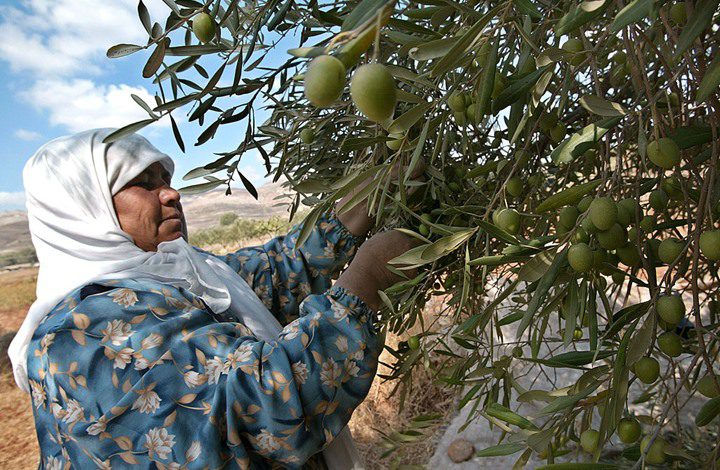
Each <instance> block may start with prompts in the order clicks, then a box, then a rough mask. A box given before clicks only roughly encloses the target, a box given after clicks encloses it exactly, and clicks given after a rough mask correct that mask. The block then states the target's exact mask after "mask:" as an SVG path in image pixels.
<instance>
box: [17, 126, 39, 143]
mask: <svg viewBox="0 0 720 470" xmlns="http://www.w3.org/2000/svg"><path fill="white" fill-rule="evenodd" d="M14 135H15V137H17V138H18V139H20V140H27V141H28V142H30V141H33V140H38V139H39V138H41V137H42V134H40V133H39V132H35V131H30V130H27V129H17V130H16V131H15V132H14Z"/></svg>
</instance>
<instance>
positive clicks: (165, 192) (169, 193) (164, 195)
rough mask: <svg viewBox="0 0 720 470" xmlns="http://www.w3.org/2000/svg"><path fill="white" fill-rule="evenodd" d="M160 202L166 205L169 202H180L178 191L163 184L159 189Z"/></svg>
mask: <svg viewBox="0 0 720 470" xmlns="http://www.w3.org/2000/svg"><path fill="white" fill-rule="evenodd" d="M160 202H162V203H163V204H164V205H168V204H169V203H171V202H175V204H178V203H179V202H180V193H179V192H178V191H177V190H176V189H174V188H172V187H170V186H163V188H162V189H161V190H160Z"/></svg>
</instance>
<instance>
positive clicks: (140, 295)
mask: <svg viewBox="0 0 720 470" xmlns="http://www.w3.org/2000/svg"><path fill="white" fill-rule="evenodd" d="M111 131H113V129H95V130H91V131H87V132H83V133H80V134H77V135H73V136H69V137H61V138H58V139H55V140H53V141H51V142H49V143H47V144H46V145H44V146H43V147H42V148H40V149H39V150H38V151H37V152H36V154H35V155H33V157H32V158H31V159H30V160H29V161H28V163H27V164H26V166H25V169H24V172H23V179H24V184H25V189H26V196H27V208H28V220H29V225H30V231H31V234H32V240H33V243H34V245H35V248H36V251H37V254H38V258H39V260H40V271H39V273H38V283H37V297H38V298H37V300H36V302H35V303H34V304H33V305H32V307H31V308H30V311H29V312H28V316H27V319H26V320H25V322H24V323H23V325H22V327H21V329H20V331H19V332H18V334H17V336H16V337H15V339H14V340H13V343H12V344H11V346H10V349H9V355H10V356H11V359H12V362H13V370H14V373H15V379H16V381H17V383H18V385H19V386H20V387H21V388H23V389H24V390H26V391H30V392H31V394H32V402H33V410H34V414H35V424H36V428H37V433H38V440H39V443H40V449H41V454H42V455H41V466H44V467H46V468H53V469H54V468H65V466H66V464H68V463H69V464H70V465H71V466H73V467H78V468H95V467H99V468H111V467H115V468H122V467H130V466H132V467H151V466H157V467H158V468H167V469H171V468H172V469H176V468H177V469H179V468H301V467H303V465H305V466H307V467H308V468H312V467H314V468H323V467H325V466H327V467H328V468H331V469H334V468H358V467H359V466H360V463H359V459H358V456H357V454H356V453H355V450H354V447H353V444H352V439H351V437H350V435H349V432H348V431H347V430H345V429H344V428H345V426H346V424H347V422H348V421H349V419H350V416H351V414H352V412H353V410H354V409H355V408H356V407H357V406H358V405H359V404H360V403H361V402H362V400H363V399H364V398H365V397H366V395H367V393H368V390H369V388H370V385H371V383H372V380H373V377H374V375H375V372H376V370H377V358H378V355H379V354H380V352H381V350H382V348H383V337H382V336H381V335H380V334H379V331H377V329H376V326H375V321H376V319H375V316H376V312H377V311H378V309H379V308H380V305H381V301H380V299H379V298H378V295H377V290H378V289H384V288H386V287H388V286H390V285H392V284H393V283H394V282H397V281H398V280H399V277H398V276H396V275H394V274H393V273H391V272H390V271H389V270H387V269H386V268H385V264H386V261H387V260H389V259H391V258H393V257H395V256H398V255H400V254H402V253H403V252H405V251H407V249H409V248H411V247H412V246H413V245H414V244H413V243H412V241H411V239H410V238H409V237H407V236H405V235H402V234H401V233H399V232H396V231H390V232H384V233H381V234H378V235H375V236H374V237H372V238H371V239H369V240H367V241H366V242H364V243H363V242H362V239H363V237H364V235H365V234H366V233H367V231H368V230H369V228H370V227H371V219H369V218H368V217H367V208H366V207H365V206H364V205H363V204H361V205H358V206H357V207H356V208H354V209H353V210H351V211H348V212H347V213H345V214H343V215H340V216H338V215H337V214H335V211H334V209H333V210H332V211H331V212H330V213H329V214H325V215H323V217H321V218H320V220H319V221H318V222H317V224H316V226H315V227H314V228H313V231H312V233H311V235H310V238H309V239H308V241H307V242H306V244H305V245H304V246H303V247H301V248H300V249H298V250H295V242H296V240H297V237H298V235H299V229H300V226H295V227H293V229H292V230H291V231H290V232H289V233H288V235H287V236H281V237H277V238H274V239H272V240H271V241H269V242H268V243H266V244H264V245H261V246H257V247H251V248H243V249H240V250H238V251H237V252H235V253H231V254H228V255H225V256H217V255H213V254H211V253H207V252H204V251H202V250H200V249H198V248H195V247H191V246H190V245H188V243H187V233H186V224H185V220H184V215H183V212H182V206H181V204H180V196H179V194H178V193H177V191H175V190H174V189H173V188H171V187H170V178H171V177H172V174H173V170H174V165H173V162H172V160H171V159H170V158H169V157H168V156H167V155H165V154H163V153H161V152H159V151H158V150H157V149H156V148H155V147H153V146H152V145H151V144H150V143H149V142H148V141H147V140H146V139H144V138H142V137H141V136H137V135H134V136H130V137H126V138H123V139H120V140H118V141H116V142H114V143H112V144H103V143H102V140H103V139H104V137H105V136H107V135H108V134H109V133H110V132H111ZM345 200H347V198H346V199H345ZM342 202H343V201H341V203H342ZM361 244H362V248H360V249H359V250H358V248H359V247H360V245H361ZM350 261H352V262H351V263H350V265H349V267H348V268H347V269H346V270H345V271H344V272H343V273H342V275H341V276H340V277H339V278H338V279H337V281H336V282H335V284H334V285H333V286H332V287H331V279H333V278H335V277H336V276H337V275H338V274H339V271H340V270H341V268H342V267H343V266H344V265H345V264H346V263H348V262H350ZM341 431H343V432H341ZM320 451H322V453H319V452H320Z"/></svg>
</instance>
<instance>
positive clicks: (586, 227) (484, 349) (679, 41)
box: [107, 0, 720, 468]
mask: <svg viewBox="0 0 720 470" xmlns="http://www.w3.org/2000/svg"><path fill="white" fill-rule="evenodd" d="M164 2H165V3H166V4H167V5H168V7H169V10H168V16H167V18H165V19H163V21H162V23H164V26H162V25H161V23H157V22H156V23H153V22H152V21H151V18H150V17H149V15H148V13H147V10H146V9H145V7H144V5H143V4H142V1H141V2H140V4H139V7H138V12H139V18H140V21H141V22H142V24H143V25H144V27H145V28H146V30H147V32H148V42H147V44H144V45H131V44H120V45H117V46H113V47H112V48H110V49H109V50H108V53H107V54H108V57H111V58H116V57H120V56H123V55H127V54H130V53H134V52H138V51H143V50H147V51H148V52H150V54H149V58H148V60H147V63H146V65H145V66H144V68H143V71H142V74H143V76H144V77H146V78H152V80H153V83H154V84H156V85H157V88H158V93H157V95H156V97H155V98H156V103H153V104H147V103H144V102H142V101H141V100H139V98H137V97H135V98H136V101H138V104H140V105H141V106H142V107H143V108H145V109H146V111H147V112H148V114H149V118H148V119H146V120H143V121H140V122H137V123H133V124H130V125H128V126H126V127H124V128H122V129H120V130H119V131H117V132H116V133H115V134H113V135H111V136H109V137H108V141H110V140H113V139H115V138H118V137H120V136H122V135H125V134H127V133H131V132H135V131H137V130H138V129H141V128H142V127H144V126H146V125H148V124H150V123H152V122H154V121H157V120H159V119H162V118H163V117H165V116H167V117H168V118H169V119H171V122H172V126H173V131H174V134H175V137H176V140H177V143H178V145H179V146H180V148H181V149H184V143H183V139H182V136H181V135H180V132H179V130H178V127H177V125H176V122H175V120H174V119H173V113H178V112H184V113H186V115H187V116H188V119H189V121H191V122H195V121H197V123H198V125H199V126H205V127H204V130H203V131H202V133H200V135H199V138H198V140H197V142H196V143H195V145H202V144H204V143H205V142H207V141H208V140H210V139H212V138H213V136H214V135H215V134H216V132H217V130H218V129H219V128H220V126H232V127H233V128H237V129H238V132H237V136H238V139H237V141H238V142H237V147H235V148H231V149H228V150H227V152H224V153H221V154H219V156H220V158H218V159H216V160H215V161H209V162H206V164H205V165H203V166H201V167H199V168H196V169H194V170H192V171H190V172H189V173H188V174H187V175H186V179H195V178H197V179H200V182H197V183H195V184H192V185H190V186H188V187H186V188H184V191H185V192H197V191H204V190H208V189H211V188H215V187H218V186H222V185H226V186H227V188H228V189H227V191H228V192H229V191H230V182H231V181H232V180H234V177H235V175H236V174H237V176H239V177H240V179H241V180H242V182H243V183H244V184H245V186H246V187H247V189H248V190H249V191H250V192H255V189H254V188H253V187H252V184H251V183H250V182H249V181H248V180H247V179H246V178H245V177H244V176H243V175H242V174H240V173H239V172H238V163H239V161H240V159H241V158H242V157H243V155H245V154H246V153H247V152H251V151H252V152H258V153H259V154H260V155H261V156H262V158H263V159H264V162H265V167H266V170H267V172H268V174H273V176H274V179H275V181H277V180H278V179H279V178H281V177H284V178H286V179H287V180H288V182H289V184H290V185H291V186H292V188H294V190H296V191H297V196H296V198H295V199H294V200H293V204H292V210H291V217H292V215H293V214H294V213H295V212H296V210H297V209H298V207H300V206H301V205H304V206H307V207H308V208H310V211H309V213H308V215H307V216H306V218H305V226H304V227H305V228H304V229H303V230H302V231H301V233H300V237H299V241H298V243H300V244H302V243H303V242H304V240H305V239H306V237H307V236H308V234H309V229H310V228H311V227H312V226H313V224H314V222H315V221H316V220H317V219H318V217H319V216H320V215H321V214H322V213H323V212H324V211H326V210H327V209H328V208H330V206H331V205H332V204H334V203H335V202H336V201H338V200H339V199H341V198H343V197H344V196H346V195H348V194H351V193H352V192H353V191H354V190H355V189H356V188H362V189H360V190H358V191H355V193H356V194H355V196H353V197H352V198H351V199H350V200H349V202H347V203H346V204H345V205H344V206H343V208H341V209H340V210H341V211H343V210H349V209H350V208H352V207H354V206H355V205H357V204H358V203H360V202H362V201H364V200H367V201H368V209H369V213H370V215H372V216H373V217H375V219H376V227H377V228H376V229H377V230H386V229H392V228H394V229H398V230H402V231H404V232H405V233H407V234H409V235H411V236H413V237H416V238H418V239H419V240H420V241H421V242H422V243H421V244H420V245H419V246H418V247H416V248H413V249H411V250H410V251H408V252H406V253H405V254H403V255H402V256H400V257H398V258H396V259H394V260H392V261H391V262H390V267H391V269H393V270H395V271H396V272H397V273H400V274H402V273H404V272H406V271H407V270H408V269H411V268H419V271H418V275H417V276H416V277H414V278H408V276H404V277H405V280H403V281H402V282H399V283H397V284H396V285H394V286H392V287H390V288H389V289H387V290H385V291H383V292H381V297H382V299H383V301H384V304H385V305H384V307H383V311H382V321H383V325H384V327H385V328H387V330H388V331H392V332H393V333H396V334H403V333H404V332H406V331H407V330H408V329H409V328H411V327H413V326H415V325H417V324H420V326H421V327H422V331H423V333H422V334H421V335H417V336H413V337H412V338H410V340H408V341H407V342H404V343H402V345H401V348H400V349H398V350H392V353H393V355H394V356H395V358H396V359H397V360H396V362H395V363H394V364H393V365H392V366H393V370H392V373H391V374H389V375H387V376H386V377H385V378H390V379H393V380H396V381H398V383H400V384H403V385H404V387H402V389H403V391H406V390H407V386H409V385H411V380H412V375H413V371H414V370H415V369H416V368H417V367H423V366H425V367H427V365H428V353H429V352H430V351H433V352H434V353H437V354H439V355H441V356H442V358H443V359H442V360H443V361H444V362H443V366H442V367H441V368H439V370H438V371H437V374H436V378H437V380H438V381H441V382H443V383H445V384H446V385H447V386H451V387H457V388H458V390H459V391H460V390H463V391H464V393H463V394H462V396H461V400H460V405H461V406H468V407H472V408H471V409H472V413H471V415H470V416H471V417H472V418H474V417H478V416H482V417H484V418H486V419H487V420H488V422H489V423H491V424H492V425H494V426H497V427H498V428H499V429H501V430H502V431H503V433H502V436H501V439H500V441H499V442H498V445H497V446H494V447H491V448H488V449H484V450H480V451H479V452H478V454H479V455H482V456H493V455H511V454H518V455H519V456H518V461H517V462H518V464H517V465H518V466H520V467H521V466H523V465H524V463H525V462H527V461H528V459H529V458H530V457H531V456H533V454H536V455H535V456H536V457H538V456H539V458H542V459H547V462H548V464H553V462H554V461H555V459H556V458H558V456H560V455H563V454H567V453H568V452H569V451H571V450H572V451H575V449H582V452H581V451H577V452H576V453H575V454H572V455H571V456H570V457H569V458H568V457H567V456H566V457H565V459H566V460H574V461H581V460H584V461H588V462H598V461H599V460H602V459H604V458H605V456H604V454H603V452H602V451H603V449H604V448H607V447H608V446H610V445H613V444H618V443H619V442H622V443H624V444H626V445H627V448H626V449H625V451H624V453H623V455H624V456H625V457H626V458H627V459H630V461H635V462H637V463H636V464H635V465H636V466H639V465H640V464H641V463H642V462H644V463H646V464H660V463H662V462H664V461H671V460H675V461H677V462H679V463H682V464H683V465H689V466H697V467H704V468H707V467H710V466H714V465H715V461H716V460H717V459H718V457H720V455H718V451H717V447H715V448H714V449H713V448H712V447H711V448H698V449H695V450H696V451H693V452H688V451H687V450H686V448H688V447H687V446H688V445H689V444H687V442H686V441H685V440H684V437H683V436H685V435H686V434H687V433H683V430H681V429H674V431H675V432H674V433H673V434H668V433H666V432H665V431H667V430H668V429H670V427H668V426H669V425H673V423H677V422H679V419H678V417H679V416H680V414H681V413H682V410H683V407H684V406H685V405H686V403H687V398H688V397H689V396H692V395H698V396H704V397H707V399H708V400H707V401H706V403H705V404H704V406H702V408H701V409H700V411H699V412H698V413H697V415H696V417H695V426H697V427H698V428H700V430H701V432H702V430H703V429H707V428H704V427H705V426H708V425H710V423H711V422H712V421H713V419H714V418H715V417H716V415H717V414H718V413H719V412H720V397H719V396H718V395H719V394H720V383H719V378H718V376H716V375H715V372H714V367H713V366H714V362H715V361H716V360H717V357H718V354H719V347H718V336H717V334H718V332H720V328H719V324H718V288H719V287H718V286H719V285H720V284H719V282H718V281H720V279H719V278H718V264H717V263H718V261H719V260H720V231H719V230H718V220H717V219H718V217H720V203H719V200H720V182H719V178H718V175H717V168H718V154H719V149H718V146H719V142H720V140H719V139H718V124H719V122H718V121H719V117H720V114H719V112H718V111H719V110H720V101H718V85H719V84H720V32H719V31H718V19H719V17H718V3H719V2H718V0H699V1H686V2H674V3H671V2H666V1H655V0H632V1H630V2H627V3H626V2H625V1H621V0H618V1H610V0H597V1H595V0H593V1H584V2H577V1H576V0H557V1H550V0H504V1H502V0H501V1H497V2H488V1H476V0H469V1H453V0H424V1H422V2H416V1H400V0H397V1H393V0H389V1H388V0H361V1H357V0H349V1H344V2H336V3H332V2H328V3H325V4H321V3H319V2H317V1H315V0H310V1H308V2H297V1H292V0H290V1H276V0H267V1H260V0H257V1H246V2H238V1H237V0H232V1H229V0H207V1H206V2H205V3H200V2H197V1H194V0H174V1H173V0H164ZM280 40H283V41H287V40H293V41H294V44H293V47H292V48H291V49H289V50H287V56H286V60H285V61H284V63H282V64H280V65H278V64H275V65H273V66H267V65H266V64H267V63H268V61H269V58H268V53H269V52H270V51H273V50H274V45H275V44H276V43H277V42H279V41H280ZM282 52H283V53H285V51H282ZM209 58H213V59H214V60H215V63H216V64H219V65H218V66H217V67H216V68H215V67H214V70H206V69H205V67H203V65H202V64H203V63H205V61H206V60H208V59H209ZM218 60H219V61H218ZM221 80H223V81H222V83H224V85H222V86H221V85H220V83H221ZM261 106H265V109H266V110H267V111H268V113H269V117H268V118H267V120H265V121H264V122H258V121H257V120H256V113H257V112H258V110H259V109H260V107H261ZM205 121H207V122H205ZM243 130H244V132H243ZM421 162H423V163H425V164H426V170H425V174H424V177H423V178H422V179H420V180H416V179H412V178H410V177H409V175H411V173H412V172H413V170H414V169H415V168H416V167H417V165H419V164H421ZM398 164H399V166H400V168H402V170H401V172H400V175H399V177H395V176H392V175H391V174H390V171H391V169H392V168H394V167H396V166H397V165H398ZM218 174H219V176H218ZM369 178H370V180H371V182H370V184H367V185H363V183H364V182H366V181H367V180H368V179H369ZM631 294H633V295H631ZM436 295H444V296H447V297H446V298H447V309H446V310H444V312H443V316H444V317H445V318H446V319H447V320H449V321H450V322H451V324H452V326H451V328H449V329H448V328H440V327H439V326H438V325H437V324H435V323H433V324H426V323H425V319H424V317H423V315H422V311H423V308H424V306H425V303H426V302H427V301H428V300H429V299H430V298H431V297H432V296H436ZM638 299H639V300H638ZM516 364H526V365H532V366H533V367H534V369H533V370H534V371H535V372H536V373H537V374H543V375H544V376H545V377H546V378H547V379H548V380H550V381H551V382H553V379H552V378H553V377H557V376H558V375H557V374H561V373H563V372H567V371H570V372H572V373H574V374H575V375H573V376H572V377H575V378H574V379H573V380H572V382H571V383H558V384H557V386H556V388H555V389H551V390H543V389H532V388H528V387H532V383H528V382H527V381H523V380H522V377H518V376H516V375H515V372H514V371H515V370H516V368H515V367H514V365H516ZM631 389H634V390H638V389H639V390H640V391H641V392H640V393H635V394H634V395H633V396H631V395H630V394H629V392H630V391H631ZM703 400H705V398H703ZM638 403H646V404H648V406H649V407H650V412H648V413H645V414H635V413H633V412H632V410H634V409H635V408H634V405H637V404H638ZM527 404H535V405H536V409H537V410H539V411H537V412H534V413H532V414H528V413H526V412H524V411H523V410H524V409H525V408H524V406H525V405H527ZM418 422H420V423H421V422H422V420H420V421H418ZM418 427H422V426H421V425H418ZM418 434H419V433H418V432H416V431H413V432H407V433H405V434H395V435H394V436H395V437H394V438H393V437H392V436H390V437H388V447H389V448H390V450H389V452H391V451H392V450H393V448H394V445H395V443H396V442H401V441H402V440H403V439H412V438H414V437H413V436H417V435H418ZM640 441H642V442H640ZM597 465H600V464H597ZM568 468H570V467H568ZM582 468H606V467H602V466H597V467H582Z"/></svg>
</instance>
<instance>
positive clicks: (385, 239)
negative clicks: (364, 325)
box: [335, 230, 421, 311]
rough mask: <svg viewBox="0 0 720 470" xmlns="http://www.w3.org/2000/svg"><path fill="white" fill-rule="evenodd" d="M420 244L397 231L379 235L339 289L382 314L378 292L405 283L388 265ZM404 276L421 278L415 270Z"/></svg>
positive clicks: (364, 247)
mask: <svg viewBox="0 0 720 470" xmlns="http://www.w3.org/2000/svg"><path fill="white" fill-rule="evenodd" d="M420 243H421V242H420V241H419V240H418V239H416V238H413V237H410V236H408V235H405V234H404V233H402V232H398V231H397V230H389V231H387V232H381V233H378V234H376V235H374V236H372V237H371V238H370V239H368V240H367V241H365V242H364V243H363V244H362V245H361V246H360V249H358V252H357V254H356V255H355V257H354V258H353V260H352V262H351V263H350V266H348V268H347V269H346V270H345V271H344V272H343V273H342V274H341V275H340V277H339V278H338V280H337V281H336V282H335V285H338V286H341V287H345V288H346V289H348V290H349V291H350V292H352V293H353V294H355V295H357V296H358V297H360V299H361V300H363V301H364V302H365V303H366V304H367V305H368V307H370V308H371V309H373V310H375V311H378V310H380V306H381V305H382V301H381V300H380V296H378V294H377V291H378V290H383V289H387V288H388V287H390V286H391V285H393V284H395V283H396V282H399V281H401V280H402V279H403V278H402V277H400V276H398V275H397V274H395V273H393V272H391V271H390V270H389V269H387V267H386V264H387V262H388V261H389V260H391V259H393V258H395V257H397V256H400V255H402V254H403V253H405V252H406V251H408V250H409V249H411V248H414V247H416V246H418V245H419V244H420ZM403 272H405V273H406V274H407V276H408V277H410V278H412V277H415V276H417V269H415V268H413V269H409V270H404V271H403Z"/></svg>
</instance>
